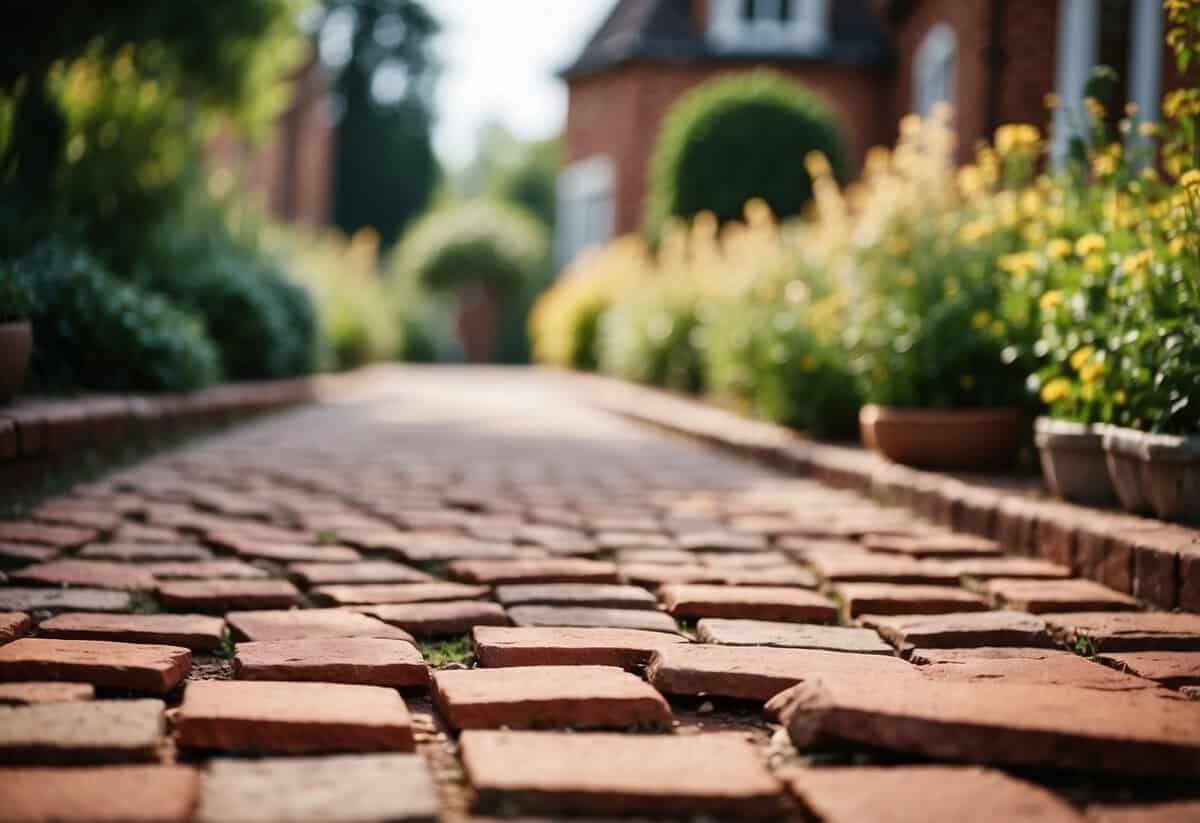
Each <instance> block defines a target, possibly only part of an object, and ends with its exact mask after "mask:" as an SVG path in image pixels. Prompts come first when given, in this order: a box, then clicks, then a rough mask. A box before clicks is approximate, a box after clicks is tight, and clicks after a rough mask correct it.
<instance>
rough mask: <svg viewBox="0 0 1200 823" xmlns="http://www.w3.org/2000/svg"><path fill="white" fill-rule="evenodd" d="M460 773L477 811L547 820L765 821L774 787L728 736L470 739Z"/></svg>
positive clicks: (490, 735) (755, 757) (775, 801)
mask: <svg viewBox="0 0 1200 823" xmlns="http://www.w3.org/2000/svg"><path fill="white" fill-rule="evenodd" d="M461 745H462V756H463V765H464V766H465V767H466V771H467V776H468V778H469V779H470V781H471V785H472V787H473V788H474V789H475V791H476V793H477V798H478V804H479V805H480V806H481V807H482V808H485V809H486V808H494V807H497V806H500V805H510V804H511V805H513V806H515V807H517V808H519V809H521V810H522V811H528V812H547V813H550V814H571V813H575V814H583V815H607V814H621V815H629V814H643V815H656V816H657V815H674V816H678V815H691V814H698V813H718V814H719V813H725V814H728V815H731V816H736V817H739V818H757V817H768V816H773V815H775V814H777V813H778V812H779V811H780V810H781V808H782V807H781V805H780V796H779V795H780V786H779V784H778V782H777V781H776V779H775V778H774V777H772V775H771V773H770V772H769V771H767V769H766V767H765V765H763V763H762V761H761V759H760V757H759V754H758V752H756V751H755V749H754V747H753V746H751V745H750V744H749V743H747V742H746V740H745V739H744V738H743V737H741V736H739V735H736V734H731V733H720V734H704V735H697V736H688V737H676V736H670V735H665V736H663V735H659V736H654V735H637V736H624V735H619V734H605V733H594V732H593V733H587V734H563V733H557V732H494V731H470V732H465V733H464V734H463V736H462V744H461Z"/></svg>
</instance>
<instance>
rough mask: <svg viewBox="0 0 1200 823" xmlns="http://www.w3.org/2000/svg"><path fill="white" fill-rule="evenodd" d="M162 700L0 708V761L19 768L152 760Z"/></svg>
mask: <svg viewBox="0 0 1200 823" xmlns="http://www.w3.org/2000/svg"><path fill="white" fill-rule="evenodd" d="M163 708H164V706H163V702H162V701H161V700H150V699H143V700H96V701H89V702H81V703H39V704H36V705H30V706H0V761H2V762H5V763H18V764H30V765H35V764H43V763H45V764H52V763H120V762H129V761H147V760H154V759H155V758H156V757H157V756H158V747H159V744H160V743H161V741H162V735H163V729H164V725H165V723H164V720H163Z"/></svg>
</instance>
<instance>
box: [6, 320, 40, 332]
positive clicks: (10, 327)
mask: <svg viewBox="0 0 1200 823" xmlns="http://www.w3.org/2000/svg"><path fill="white" fill-rule="evenodd" d="M22 327H24V328H27V329H29V330H30V331H32V330H33V321H31V320H28V319H26V320H0V330H2V331H17V330H19V329H21V328H22Z"/></svg>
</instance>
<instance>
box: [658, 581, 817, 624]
mask: <svg viewBox="0 0 1200 823" xmlns="http://www.w3.org/2000/svg"><path fill="white" fill-rule="evenodd" d="M659 596H660V597H661V598H662V601H663V605H664V606H666V608H667V611H669V612H670V613H671V614H673V615H674V616H675V617H677V618H682V619H685V620H687V619H694V618H699V617H729V618H734V619H737V618H742V619H746V620H778V621H783V622H789V621H790V622H795V623H832V622H834V621H835V620H836V619H837V607H836V606H835V605H834V604H833V603H831V602H830V601H829V600H827V599H825V598H824V597H823V596H821V595H819V594H817V593H816V592H813V591H809V590H808V589H798V588H785V587H782V586H702V585H682V584H676V585H670V586H663V587H662V589H660V590H659Z"/></svg>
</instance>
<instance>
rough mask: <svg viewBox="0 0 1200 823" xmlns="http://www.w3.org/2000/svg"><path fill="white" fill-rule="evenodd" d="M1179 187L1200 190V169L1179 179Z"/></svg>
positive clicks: (1189, 172)
mask: <svg viewBox="0 0 1200 823" xmlns="http://www.w3.org/2000/svg"><path fill="white" fill-rule="evenodd" d="M1179 185H1181V186H1183V187H1184V188H1185V189H1192V188H1196V189H1200V169H1192V170H1191V171H1188V172H1184V174H1183V176H1182V177H1180V178H1179Z"/></svg>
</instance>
